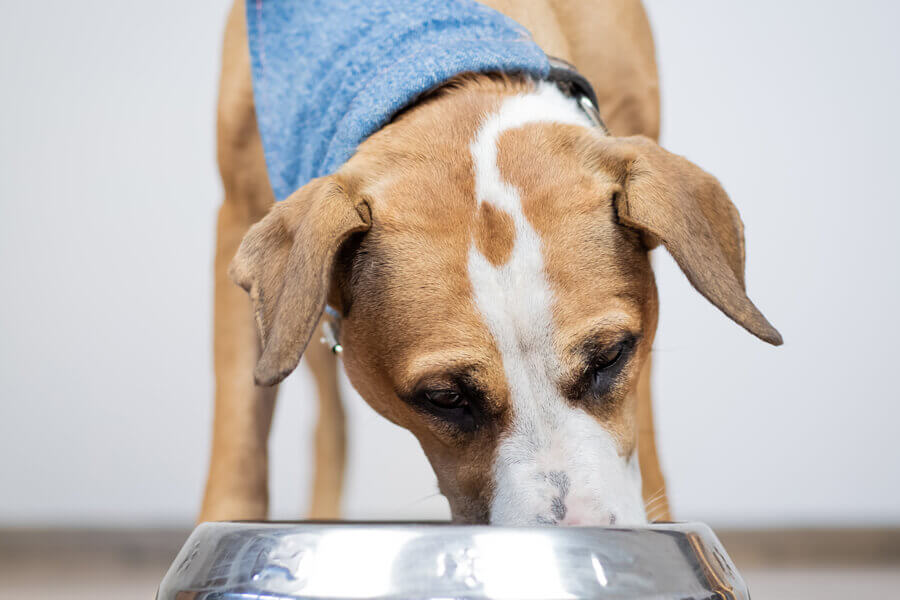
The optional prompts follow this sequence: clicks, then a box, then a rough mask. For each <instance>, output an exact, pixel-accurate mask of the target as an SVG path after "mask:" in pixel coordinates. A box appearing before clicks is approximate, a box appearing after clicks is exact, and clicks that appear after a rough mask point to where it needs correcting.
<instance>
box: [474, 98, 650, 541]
mask: <svg viewBox="0 0 900 600" xmlns="http://www.w3.org/2000/svg"><path fill="white" fill-rule="evenodd" d="M542 121H543V122H558V123H566V124H571V125H579V126H584V127H590V122H589V121H588V120H587V118H586V117H585V116H584V115H583V114H582V113H581V111H580V110H579V109H578V107H577V106H576V105H575V102H574V101H573V100H571V99H570V98H567V97H565V96H564V95H563V94H562V93H561V92H560V91H559V90H558V89H557V88H556V86H555V85H552V84H548V83H541V84H538V86H537V88H536V90H535V91H534V92H532V93H529V94H526V95H520V96H514V97H510V98H509V99H507V100H505V101H504V102H503V104H502V105H501V107H500V109H499V111H498V112H497V113H495V114H492V115H490V116H488V117H487V118H486V120H485V121H484V122H483V123H482V125H481V128H480V130H479V131H478V133H477V134H476V136H475V139H474V141H473V142H472V144H471V146H470V149H471V152H472V160H473V164H474V170H475V194H476V198H477V201H478V204H479V206H480V205H481V203H484V202H487V203H490V204H491V205H493V207H495V208H497V209H500V210H503V211H505V212H506V213H508V214H509V215H511V216H512V218H513V222H514V223H515V232H516V237H515V245H514V246H513V250H512V253H511V255H510V257H509V260H508V261H507V262H506V263H505V264H503V265H501V266H499V267H494V266H493V265H492V264H491V263H490V262H489V261H488V260H487V259H486V258H485V257H484V256H482V255H481V254H480V253H479V252H478V251H477V249H476V248H475V246H474V245H473V246H472V247H471V248H470V250H469V259H468V270H469V278H470V280H471V282H472V288H473V292H474V296H475V298H474V299H475V304H476V306H477V308H478V310H479V311H480V313H481V315H482V318H483V319H484V321H485V323H486V324H487V326H488V328H489V330H490V332H491V334H492V335H493V337H494V340H495V342H496V344H497V347H498V349H499V350H500V355H501V357H502V359H503V369H504V373H505V375H506V382H507V385H508V388H509V393H510V399H511V410H512V423H511V428H510V430H509V431H508V432H507V435H506V436H505V437H504V439H502V440H500V442H499V447H498V451H497V458H496V462H495V464H494V469H493V470H494V473H493V476H494V487H495V490H494V498H493V501H492V504H491V515H490V520H491V523H494V524H510V525H512V524H518V525H527V524H536V523H554V524H555V523H559V524H573V525H575V524H582V525H590V524H595V525H604V524H609V523H611V522H614V523H618V524H635V523H645V522H646V517H645V514H644V505H643V501H642V499H641V478H640V471H639V468H638V461H637V456H636V453H635V454H633V455H632V456H630V457H622V456H620V452H619V447H618V444H617V442H616V441H615V439H614V438H613V436H612V435H610V433H609V432H608V431H606V430H605V429H604V428H603V427H602V426H601V425H600V424H599V423H598V422H597V421H596V420H595V419H594V418H593V417H592V416H591V415H589V414H588V413H587V412H585V411H584V410H581V409H580V408H574V407H572V406H571V405H569V404H568V403H567V402H566V400H565V398H563V397H562V395H561V394H560V391H559V389H558V386H557V380H558V378H559V361H558V359H557V357H556V356H555V354H554V352H553V343H552V340H553V322H552V318H551V307H552V305H553V292H552V290H551V289H550V286H549V284H548V283H547V279H546V277H545V275H544V259H543V254H542V250H541V239H540V237H539V236H538V234H537V232H536V231H535V230H534V228H533V227H532V226H531V224H530V223H529V222H528V220H527V219H526V218H525V215H524V213H523V211H522V204H521V200H520V197H519V192H518V190H517V189H516V188H515V187H513V186H512V185H510V184H508V183H507V182H505V181H504V180H503V178H502V177H501V174H500V171H499V168H498V166H497V142H498V140H499V138H500V135H501V134H502V133H503V132H504V131H506V130H509V129H515V128H518V127H522V126H523V125H525V124H527V123H535V122H542Z"/></svg>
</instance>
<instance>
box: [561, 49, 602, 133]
mask: <svg viewBox="0 0 900 600" xmlns="http://www.w3.org/2000/svg"><path fill="white" fill-rule="evenodd" d="M547 58H549V59H550V73H549V74H548V75H547V81H552V82H553V83H555V84H556V85H557V86H558V87H559V89H560V90H562V92H563V93H564V94H566V95H567V96H570V97H572V98H574V99H575V101H576V102H577V103H578V106H579V107H580V108H581V110H582V111H584V114H585V115H587V118H588V119H590V121H591V122H592V123H593V124H594V125H595V126H596V127H599V128H600V129H601V130H602V131H603V133H604V134H606V135H609V129H608V128H607V127H606V123H604V122H603V119H602V118H601V117H600V111H599V110H598V107H599V106H600V105H599V103H598V102H597V94H596V93H595V92H594V88H593V87H591V84H590V82H589V81H588V80H587V79H586V78H585V77H584V75H582V74H581V73H579V72H578V70H577V69H576V68H575V67H574V65H572V64H570V63H568V62H566V61H564V60H562V59H560V58H554V57H552V56H549V57H547Z"/></svg>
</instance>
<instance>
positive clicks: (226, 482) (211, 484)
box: [200, 200, 277, 521]
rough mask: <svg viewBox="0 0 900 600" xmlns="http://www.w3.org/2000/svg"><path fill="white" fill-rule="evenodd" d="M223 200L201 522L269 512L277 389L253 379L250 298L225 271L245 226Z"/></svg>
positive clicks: (254, 348)
mask: <svg viewBox="0 0 900 600" xmlns="http://www.w3.org/2000/svg"><path fill="white" fill-rule="evenodd" d="M235 212H236V211H235V209H234V207H233V205H232V204H230V203H229V201H227V200H226V202H225V204H224V205H223V206H222V208H221V210H220V212H219V228H218V249H217V251H216V265H215V317H214V336H215V339H214V344H215V350H214V352H215V372H216V392H215V393H216V398H215V416H214V421H213V440H212V453H211V456H210V463H209V477H208V479H207V483H206V494H205V496H204V500H203V509H202V511H201V514H200V521H220V520H226V519H228V520H233V519H264V518H265V517H266V514H267V511H268V501H269V496H268V452H267V442H268V437H269V425H270V423H271V420H272V411H273V409H274V406H275V395H276V392H277V388H275V387H271V388H264V387H258V386H256V385H255V384H254V383H253V368H254V366H255V365H256V360H257V358H258V355H259V342H258V337H257V336H258V334H257V332H256V323H255V322H254V318H253V309H252V307H251V306H250V300H249V298H248V297H247V294H246V293H244V291H243V290H242V289H240V288H239V287H238V286H237V285H235V284H234V283H233V282H232V281H231V280H230V279H229V278H228V274H227V269H228V264H229V263H230V261H231V258H232V257H233V256H234V253H235V251H236V250H237V245H238V244H239V243H240V240H241V237H242V236H243V233H244V232H246V230H247V229H248V228H249V226H250V224H249V223H247V222H245V220H243V219H242V218H240V217H239V216H236V215H235V214H234V213H235Z"/></svg>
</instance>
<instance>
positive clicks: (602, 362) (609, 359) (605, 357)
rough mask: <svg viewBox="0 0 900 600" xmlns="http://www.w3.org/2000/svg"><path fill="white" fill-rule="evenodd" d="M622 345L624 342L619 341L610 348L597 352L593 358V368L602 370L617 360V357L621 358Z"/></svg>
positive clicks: (623, 345)
mask: <svg viewBox="0 0 900 600" xmlns="http://www.w3.org/2000/svg"><path fill="white" fill-rule="evenodd" d="M624 347H625V343H624V342H619V343H618V344H616V345H615V346H613V347H612V348H608V349H607V350H604V351H603V352H602V353H601V354H598V355H597V357H596V358H595V360H596V362H595V363H594V370H596V371H603V370H606V369H608V368H610V367H611V366H613V365H614V364H616V363H617V362H619V358H621V356H622V350H623V348H624Z"/></svg>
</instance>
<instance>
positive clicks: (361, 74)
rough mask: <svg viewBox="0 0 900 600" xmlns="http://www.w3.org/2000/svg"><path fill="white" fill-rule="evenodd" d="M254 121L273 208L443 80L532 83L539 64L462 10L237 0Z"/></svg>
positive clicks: (469, 9) (450, 5) (533, 48)
mask: <svg viewBox="0 0 900 600" xmlns="http://www.w3.org/2000/svg"><path fill="white" fill-rule="evenodd" d="M246 4H247V36H248V38H249V42H250V59H251V68H252V73H253V93H254V101H255V104H256V117H257V122H258V124H259V131H260V133H261V135H262V141H263V148H264V150H265V155H266V166H267V167H268V171H269V179H270V181H271V183H272V188H273V190H274V191H275V197H276V199H278V200H282V199H284V198H286V197H287V196H288V195H290V194H292V193H293V192H294V191H296V190H297V189H299V188H300V187H302V186H303V185H304V184H306V183H307V182H308V181H309V180H311V179H314V178H316V177H320V176H323V175H328V174H330V173H333V172H334V171H336V170H337V169H338V168H339V167H340V166H341V165H342V164H343V163H344V162H345V161H346V160H347V159H348V158H350V157H351V156H352V155H353V153H354V152H355V151H356V148H357V146H358V145H359V144H360V143H361V142H362V141H363V140H365V139H366V138H367V137H368V136H370V135H371V134H372V133H374V132H376V131H377V130H378V129H380V128H381V127H382V126H383V125H385V124H386V123H387V122H388V121H389V120H390V119H391V117H392V116H393V115H395V114H396V113H397V112H398V111H400V110H401V109H402V108H404V107H405V106H407V105H409V104H410V103H412V102H413V101H414V100H415V99H416V97H417V96H419V95H421V94H422V93H423V92H426V91H428V90H430V89H432V88H434V87H436V86H438V85H440V84H441V83H443V82H445V81H447V80H448V79H450V78H451V77H453V76H454V75H457V74H459V73H463V72H466V71H476V72H478V71H480V72H486V71H505V72H520V73H527V74H531V75H533V76H535V77H538V78H543V77H545V76H546V75H547V73H548V72H549V70H550V65H549V62H548V59H547V57H546V55H544V53H543V51H541V49H540V48H539V47H538V46H537V44H535V43H534V42H533V41H532V40H531V37H530V36H529V34H528V31H527V30H526V29H525V28H523V27H522V26H521V25H519V24H518V23H516V22H515V21H513V20H511V19H509V18H507V17H505V16H503V15H502V14H500V13H498V12H497V11H494V10H492V9H489V8H487V7H486V6H483V5H481V4H479V3H477V2H475V1H474V0H246Z"/></svg>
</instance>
